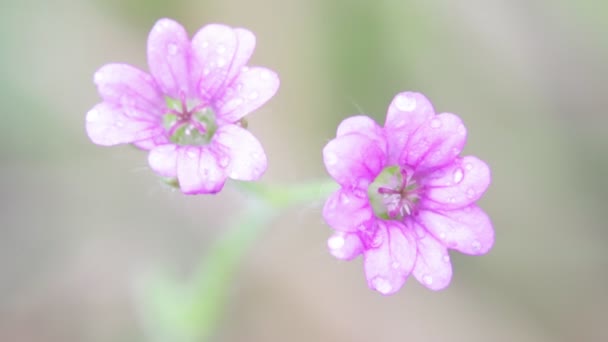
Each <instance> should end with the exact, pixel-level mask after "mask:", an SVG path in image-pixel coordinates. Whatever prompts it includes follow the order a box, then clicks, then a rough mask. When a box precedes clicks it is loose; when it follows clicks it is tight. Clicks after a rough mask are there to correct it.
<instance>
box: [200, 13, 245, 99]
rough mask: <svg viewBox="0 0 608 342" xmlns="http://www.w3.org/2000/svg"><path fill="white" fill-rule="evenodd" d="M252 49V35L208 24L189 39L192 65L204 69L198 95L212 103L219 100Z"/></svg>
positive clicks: (243, 31) (224, 26) (219, 25)
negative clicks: (216, 99)
mask: <svg viewBox="0 0 608 342" xmlns="http://www.w3.org/2000/svg"><path fill="white" fill-rule="evenodd" d="M254 49H255V36H254V35H253V33H251V32H250V31H249V30H246V29H242V28H236V29H233V28H231V27H229V26H226V25H221V24H210V25H206V26H204V27H203V28H201V29H200V30H199V31H198V32H197V33H196V34H195V35H194V37H193V38H192V50H193V53H194V58H195V62H196V63H197V64H198V65H200V68H201V69H203V70H207V72H206V73H205V74H204V75H202V78H201V79H200V81H199V82H198V84H199V88H198V90H199V92H200V95H201V96H202V97H203V98H205V99H207V100H212V99H215V98H217V97H221V96H222V95H223V92H224V88H226V87H227V86H228V85H230V84H231V83H233V81H234V79H235V78H236V77H237V76H238V75H239V73H240V72H241V70H242V68H243V66H245V64H247V62H248V61H249V58H251V55H252V54H253V51H254Z"/></svg>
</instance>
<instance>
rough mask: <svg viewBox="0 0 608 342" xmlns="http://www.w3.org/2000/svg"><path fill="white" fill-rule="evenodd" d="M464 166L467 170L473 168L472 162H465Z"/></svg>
mask: <svg viewBox="0 0 608 342" xmlns="http://www.w3.org/2000/svg"><path fill="white" fill-rule="evenodd" d="M464 168H465V169H467V171H471V170H473V164H471V163H467V164H466V165H465V166H464Z"/></svg>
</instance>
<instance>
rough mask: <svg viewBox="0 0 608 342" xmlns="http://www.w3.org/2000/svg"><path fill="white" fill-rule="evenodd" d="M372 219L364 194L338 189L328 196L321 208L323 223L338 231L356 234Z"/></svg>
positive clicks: (370, 209)
mask: <svg viewBox="0 0 608 342" xmlns="http://www.w3.org/2000/svg"><path fill="white" fill-rule="evenodd" d="M372 217H373V212H372V207H371V206H370V204H369V199H368V198H367V194H366V193H365V192H363V193H361V192H360V191H358V192H353V191H350V190H345V189H340V190H338V191H336V192H334V193H333V194H332V195H331V196H329V198H328V199H327V201H326V202H325V206H324V207H323V218H324V219H325V222H327V224H329V225H330V226H331V227H332V228H334V229H336V230H339V231H344V232H356V231H358V230H360V228H361V226H362V225H364V223H366V222H368V221H369V220H371V218H372Z"/></svg>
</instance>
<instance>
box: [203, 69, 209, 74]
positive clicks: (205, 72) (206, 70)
mask: <svg viewBox="0 0 608 342" xmlns="http://www.w3.org/2000/svg"><path fill="white" fill-rule="evenodd" d="M210 72H211V70H209V68H205V69H203V75H209V73H210Z"/></svg>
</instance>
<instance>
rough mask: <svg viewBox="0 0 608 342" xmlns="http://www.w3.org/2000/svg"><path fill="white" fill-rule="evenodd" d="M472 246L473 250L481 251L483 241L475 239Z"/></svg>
mask: <svg viewBox="0 0 608 342" xmlns="http://www.w3.org/2000/svg"><path fill="white" fill-rule="evenodd" d="M471 247H472V248H473V250H474V251H475V252H477V251H479V250H480V249H481V242H479V241H477V240H475V241H473V242H472V243H471Z"/></svg>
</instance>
